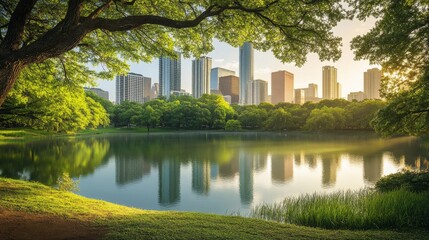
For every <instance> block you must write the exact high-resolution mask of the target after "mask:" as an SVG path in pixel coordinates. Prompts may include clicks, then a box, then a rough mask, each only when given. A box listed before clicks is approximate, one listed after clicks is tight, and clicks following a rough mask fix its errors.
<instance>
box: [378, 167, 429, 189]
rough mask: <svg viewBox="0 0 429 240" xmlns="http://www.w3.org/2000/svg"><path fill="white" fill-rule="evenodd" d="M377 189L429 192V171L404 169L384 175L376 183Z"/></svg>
mask: <svg viewBox="0 0 429 240" xmlns="http://www.w3.org/2000/svg"><path fill="white" fill-rule="evenodd" d="M375 189H376V190H377V191H380V192H389V191H394V190H398V189H405V190H408V191H412V192H422V191H426V192H429V171H421V172H416V171H409V170H404V171H401V172H398V173H394V174H390V175H387V176H384V177H382V178H381V179H379V180H378V181H377V182H376V183H375Z"/></svg>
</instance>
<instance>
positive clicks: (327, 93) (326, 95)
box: [322, 66, 339, 99]
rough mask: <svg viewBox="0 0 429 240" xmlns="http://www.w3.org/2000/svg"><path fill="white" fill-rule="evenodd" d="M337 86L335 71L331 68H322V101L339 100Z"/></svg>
mask: <svg viewBox="0 0 429 240" xmlns="http://www.w3.org/2000/svg"><path fill="white" fill-rule="evenodd" d="M338 87H339V85H338V82H337V69H336V68H335V67H333V66H324V67H322V88H323V99H336V98H339V96H338V93H339V88H338Z"/></svg>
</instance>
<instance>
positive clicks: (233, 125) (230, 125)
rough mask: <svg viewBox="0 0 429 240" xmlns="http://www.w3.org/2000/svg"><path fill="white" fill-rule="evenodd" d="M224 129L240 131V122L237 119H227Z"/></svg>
mask: <svg viewBox="0 0 429 240" xmlns="http://www.w3.org/2000/svg"><path fill="white" fill-rule="evenodd" d="M225 130H226V131H231V132H234V131H240V130H241V124H240V121H238V120H228V122H226V124H225Z"/></svg>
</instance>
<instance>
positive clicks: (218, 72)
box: [210, 67, 235, 90]
mask: <svg viewBox="0 0 429 240" xmlns="http://www.w3.org/2000/svg"><path fill="white" fill-rule="evenodd" d="M230 75H235V72H234V71H232V70H228V69H225V68H220V67H217V68H212V70H211V71H210V90H219V78H220V77H224V76H230Z"/></svg>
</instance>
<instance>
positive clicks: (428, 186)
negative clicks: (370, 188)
mask: <svg viewBox="0 0 429 240" xmlns="http://www.w3.org/2000/svg"><path fill="white" fill-rule="evenodd" d="M375 189H377V191H380V192H388V191H393V190H398V189H405V190H408V191H412V192H423V191H426V192H429V171H428V170H425V171H418V172H416V171H409V170H404V171H402V172H398V173H394V174H390V175H387V176H384V177H382V178H381V179H380V180H378V181H377V183H376V184H375ZM428 214H429V212H428Z"/></svg>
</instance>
